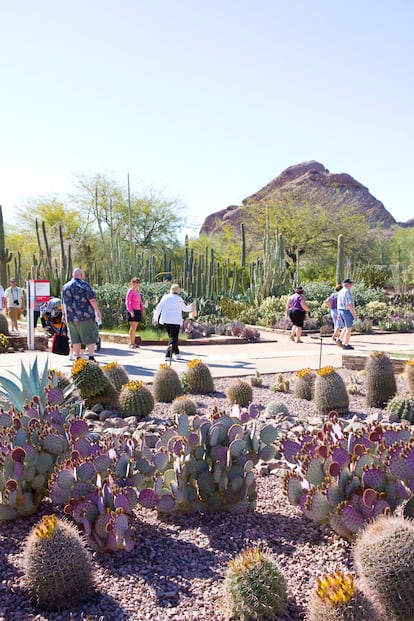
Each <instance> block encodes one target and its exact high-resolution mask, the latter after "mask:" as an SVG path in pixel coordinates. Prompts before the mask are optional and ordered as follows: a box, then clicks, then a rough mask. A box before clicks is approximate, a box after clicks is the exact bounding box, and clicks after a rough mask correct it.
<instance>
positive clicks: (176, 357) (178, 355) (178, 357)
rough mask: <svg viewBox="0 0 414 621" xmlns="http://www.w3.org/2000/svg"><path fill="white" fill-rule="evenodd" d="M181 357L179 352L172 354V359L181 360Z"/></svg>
mask: <svg viewBox="0 0 414 621" xmlns="http://www.w3.org/2000/svg"><path fill="white" fill-rule="evenodd" d="M182 358H183V357H182V355H181V354H174V360H182Z"/></svg>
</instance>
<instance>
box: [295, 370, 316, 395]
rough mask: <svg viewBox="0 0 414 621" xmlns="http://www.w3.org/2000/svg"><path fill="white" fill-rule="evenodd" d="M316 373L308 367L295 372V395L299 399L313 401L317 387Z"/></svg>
mask: <svg viewBox="0 0 414 621" xmlns="http://www.w3.org/2000/svg"><path fill="white" fill-rule="evenodd" d="M315 379H316V374H315V372H314V371H312V369H309V368H306V369H301V370H300V371H297V372H296V374H295V385H294V391H293V392H294V395H295V397H296V398H297V399H306V401H312V399H313V392H314V389H315Z"/></svg>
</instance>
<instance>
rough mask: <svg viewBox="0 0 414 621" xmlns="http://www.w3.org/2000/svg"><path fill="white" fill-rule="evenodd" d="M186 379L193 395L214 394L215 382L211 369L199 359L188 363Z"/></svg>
mask: <svg viewBox="0 0 414 621" xmlns="http://www.w3.org/2000/svg"><path fill="white" fill-rule="evenodd" d="M185 379H186V383H187V386H188V390H189V392H191V393H193V394H208V393H210V392H214V381H213V378H212V375H211V372H210V369H209V368H208V366H207V365H206V364H204V363H203V362H202V361H201V360H200V359H199V358H195V359H194V360H190V362H188V363H187V370H186V373H185Z"/></svg>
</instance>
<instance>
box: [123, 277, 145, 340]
mask: <svg viewBox="0 0 414 621" xmlns="http://www.w3.org/2000/svg"><path fill="white" fill-rule="evenodd" d="M140 283H141V281H140V279H139V278H133V279H132V280H131V283H130V285H131V286H130V288H129V289H128V291H127V294H126V298H125V304H126V309H127V315H128V323H129V347H130V348H131V349H136V348H137V347H138V346H137V345H136V344H135V335H136V333H137V327H138V324H139V322H140V321H141V319H142V317H143V315H144V313H145V310H144V304H143V303H142V298H141V294H140V292H139V285H140Z"/></svg>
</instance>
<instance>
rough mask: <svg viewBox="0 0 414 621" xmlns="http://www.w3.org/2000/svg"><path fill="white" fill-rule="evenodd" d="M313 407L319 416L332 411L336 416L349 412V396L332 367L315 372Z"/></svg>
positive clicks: (341, 380)
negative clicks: (336, 413)
mask: <svg viewBox="0 0 414 621" xmlns="http://www.w3.org/2000/svg"><path fill="white" fill-rule="evenodd" d="M314 400H315V406H316V409H317V410H318V412H320V413H321V414H324V415H325V414H329V412H331V411H332V410H335V411H336V412H338V414H347V412H348V411H349V395H348V391H347V389H346V386H345V382H344V380H343V379H342V377H341V376H340V375H339V374H338V373H337V372H336V371H335V369H334V367H332V366H326V367H322V368H321V369H318V371H316V379H315V395H314Z"/></svg>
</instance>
